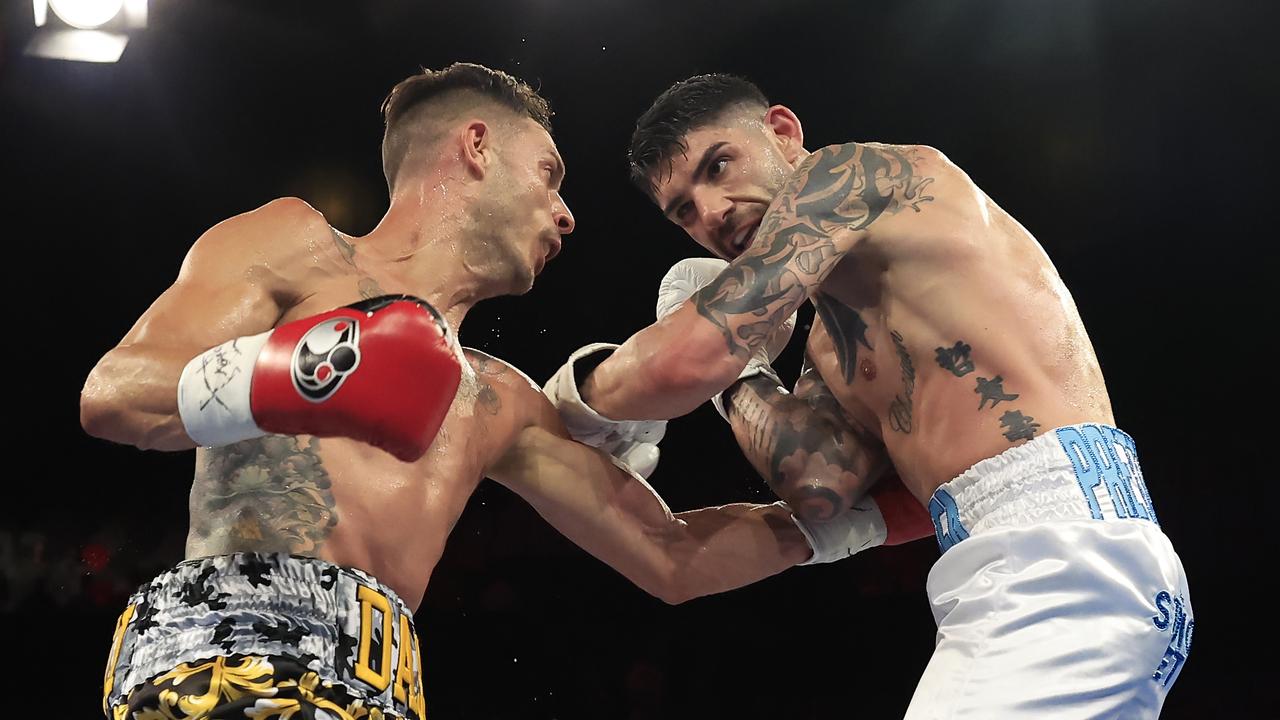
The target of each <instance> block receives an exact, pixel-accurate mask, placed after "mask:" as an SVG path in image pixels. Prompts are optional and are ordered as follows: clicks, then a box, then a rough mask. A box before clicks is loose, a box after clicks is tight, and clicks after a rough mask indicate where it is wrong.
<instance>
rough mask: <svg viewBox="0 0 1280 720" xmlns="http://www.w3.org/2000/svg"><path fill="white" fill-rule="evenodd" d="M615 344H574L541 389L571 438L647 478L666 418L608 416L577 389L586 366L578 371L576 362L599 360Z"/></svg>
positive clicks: (650, 471) (584, 374)
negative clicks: (602, 413) (622, 418)
mask: <svg viewBox="0 0 1280 720" xmlns="http://www.w3.org/2000/svg"><path fill="white" fill-rule="evenodd" d="M617 347H618V346H617V345H614V344H611V343H592V344H590V345H585V346H583V347H581V348H578V349H577V350H576V351H574V353H573V354H572V355H570V356H569V359H568V360H567V361H566V362H565V364H564V365H561V366H560V369H559V370H557V371H556V372H555V374H554V375H552V376H551V379H550V380H548V381H547V384H546V385H545V386H543V388H542V391H543V393H545V394H546V396H547V398H548V399H549V400H551V404H552V405H554V406H555V407H556V410H558V411H559V412H560V419H561V420H563V421H564V425H565V428H567V429H568V430H569V434H570V435H571V436H572V437H573V439H574V440H577V441H578V442H580V443H582V444H584V445H590V446H591V447H595V448H599V449H601V450H603V451H605V452H607V453H609V454H610V455H612V456H613V457H615V458H617V459H618V460H619V461H620V462H622V463H623V464H624V465H626V466H627V467H629V468H631V469H632V470H634V471H635V472H636V474H638V475H640V477H643V478H647V477H649V476H650V475H652V474H653V471H654V469H655V468H657V467H658V457H659V451H658V441H660V440H662V436H663V435H665V434H666V432H667V421H666V420H612V419H610V418H607V417H605V416H603V415H601V414H600V413H598V412H596V411H595V410H593V409H591V406H589V405H587V403H586V401H584V400H583V399H582V395H581V394H580V393H579V391H578V380H579V379H580V378H581V377H585V376H586V373H587V372H590V368H586V369H585V371H583V372H578V368H577V363H578V362H580V361H583V360H586V359H587V358H591V360H590V361H588V362H591V361H594V362H599V361H600V360H601V359H603V358H604V357H606V353H609V352H613V351H614V350H615V349H616V348H617ZM592 356H595V357H592ZM584 364H585V363H584Z"/></svg>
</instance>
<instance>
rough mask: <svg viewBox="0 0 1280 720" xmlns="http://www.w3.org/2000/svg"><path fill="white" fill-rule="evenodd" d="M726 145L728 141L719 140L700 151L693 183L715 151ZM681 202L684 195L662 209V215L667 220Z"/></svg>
mask: <svg viewBox="0 0 1280 720" xmlns="http://www.w3.org/2000/svg"><path fill="white" fill-rule="evenodd" d="M728 144H729V143H728V141H725V140H721V141H720V142H718V143H715V144H714V145H712V146H711V147H709V148H707V149H706V150H703V151H702V157H701V158H699V159H698V166H697V167H696V168H694V170H693V182H695V183H696V182H698V178H700V177H702V174H703V173H705V172H706V171H707V166H708V165H710V164H711V160H712V158H714V157H715V154H716V151H718V150H719V149H720V148H722V147H724V146H725V145H728ZM683 202H684V193H681V194H680V195H677V196H676V197H675V198H674V199H673V200H672V201H671V202H669V203H667V206H666V207H664V208H663V209H662V214H663V215H665V216H666V217H667V218H671V213H673V212H675V210H676V208H677V207H678V206H679V205H680V204H681V203H683Z"/></svg>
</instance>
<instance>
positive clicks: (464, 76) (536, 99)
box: [382, 62, 551, 187]
mask: <svg viewBox="0 0 1280 720" xmlns="http://www.w3.org/2000/svg"><path fill="white" fill-rule="evenodd" d="M468 94H470V95H471V96H472V97H474V98H476V99H484V100H489V101H492V102H494V103H497V104H498V105H500V106H502V107H505V108H508V109H509V110H511V111H512V112H513V113H515V114H516V115H518V116H525V117H529V118H532V119H533V120H534V121H536V122H537V123H538V124H539V125H541V126H542V128H543V129H544V130H546V131H547V132H548V133H550V132H551V105H550V103H548V102H547V101H546V99H545V98H543V97H542V96H541V95H539V94H538V93H537V91H536V90H534V89H533V88H531V87H529V85H528V84H527V83H525V82H524V81H522V80H520V79H519V78H516V77H514V76H512V75H509V74H507V73H505V72H503V71H501V70H494V69H492V68H487V67H485V66H484V65H477V64H475V63H463V62H456V63H454V64H452V65H450V66H449V67H447V68H445V69H443V70H430V69H427V68H422V72H420V73H418V74H416V75H411V76H409V77H407V78H405V79H404V80H401V81H400V82H399V83H397V84H396V86H395V87H393V88H391V92H390V93H388V94H387V98H386V100H383V102H382V116H383V119H384V121H385V130H384V132H383V137H382V171H383V173H384V174H385V175H386V176H387V185H388V186H389V187H392V186H394V184H395V178H396V175H397V174H398V173H399V171H400V165H401V163H402V162H403V161H404V154H405V152H404V151H405V150H406V149H407V144H406V143H405V142H395V140H396V139H398V138H400V137H401V136H403V135H404V133H400V132H398V131H399V130H401V126H402V125H403V124H404V123H403V122H402V121H403V120H404V118H405V116H406V115H408V114H409V111H411V110H413V109H415V108H419V107H421V106H422V105H424V104H429V103H431V102H433V101H437V100H440V99H442V98H444V97H445V96H449V97H450V98H454V97H463V96H466V95H468Z"/></svg>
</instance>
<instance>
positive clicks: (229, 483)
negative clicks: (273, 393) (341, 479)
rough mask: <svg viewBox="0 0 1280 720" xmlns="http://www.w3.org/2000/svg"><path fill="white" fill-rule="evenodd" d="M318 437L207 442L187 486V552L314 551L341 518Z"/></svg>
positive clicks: (290, 436)
mask: <svg viewBox="0 0 1280 720" xmlns="http://www.w3.org/2000/svg"><path fill="white" fill-rule="evenodd" d="M319 449H320V441H319V440H318V439H317V438H314V437H313V438H309V439H308V440H307V442H306V444H305V445H304V444H303V443H301V442H300V441H299V438H298V437H296V436H292V435H267V436H264V437H261V438H256V439H253V440H246V441H244V442H239V443H235V444H233V445H228V446H226V447H220V448H212V449H209V450H205V451H204V454H203V456H202V459H201V462H200V463H199V464H198V465H197V467H196V476H195V482H194V484H193V485H192V488H191V533H190V536H189V538H188V540H187V549H188V554H192V553H199V554H223V553H231V552H288V553H293V554H300V555H310V554H313V553H315V552H317V551H318V550H319V549H320V546H321V545H323V544H324V541H325V540H326V539H327V538H328V537H329V533H330V531H332V530H333V528H334V526H335V525H337V524H338V509H337V504H336V503H335V502H334V499H333V493H332V492H331V491H330V479H329V473H328V471H326V470H325V467H324V463H323V462H322V461H321V459H320V455H319Z"/></svg>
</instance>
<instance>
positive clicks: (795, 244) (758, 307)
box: [694, 143, 933, 357]
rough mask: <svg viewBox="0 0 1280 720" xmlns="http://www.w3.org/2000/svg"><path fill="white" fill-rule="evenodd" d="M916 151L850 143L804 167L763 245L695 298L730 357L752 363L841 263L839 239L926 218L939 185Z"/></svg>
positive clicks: (766, 227) (788, 186)
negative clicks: (899, 220)
mask: <svg viewBox="0 0 1280 720" xmlns="http://www.w3.org/2000/svg"><path fill="white" fill-rule="evenodd" d="M918 162H919V159H918V158H917V157H916V156H915V153H914V152H913V151H910V150H905V151H904V150H900V149H897V148H893V147H889V146H883V145H861V144H858V143H848V144H845V145H836V146H832V147H829V148H823V149H822V150H819V151H818V152H815V153H813V154H811V155H809V157H807V158H805V160H804V161H803V162H802V163H801V164H800V166H799V167H798V168H797V169H796V171H795V173H793V174H792V176H791V177H790V178H789V179H788V180H787V182H786V183H785V184H784V185H783V187H782V190H781V192H780V193H779V194H778V196H777V197H776V198H774V201H773V203H772V204H771V205H770V206H769V211H768V213H767V214H766V215H765V217H764V220H763V221H762V222H761V223H760V228H759V229H758V230H757V231H756V241H755V242H754V243H753V244H752V245H751V247H750V248H748V249H747V250H746V252H744V253H743V254H742V255H740V256H738V257H737V258H736V259H735V260H734V261H733V262H731V263H730V264H729V267H728V268H727V269H725V271H724V272H722V273H721V274H720V275H719V277H717V278H716V280H715V281H713V282H712V283H711V284H709V285H707V286H706V287H705V288H703V289H702V290H700V291H698V293H697V294H696V295H695V296H694V306H695V307H696V308H697V311H698V313H699V314H701V315H702V316H703V317H705V318H707V319H708V320H710V321H711V322H712V323H713V324H715V325H716V327H718V328H719V329H720V331H721V333H722V334H723V335H724V339H725V342H726V344H727V345H728V349H729V352H730V353H733V354H734V355H738V356H743V357H745V356H749V355H750V354H751V353H752V352H754V351H755V350H756V349H757V348H759V347H760V346H761V345H763V344H764V342H765V341H766V339H767V338H768V337H769V334H770V333H771V332H772V331H773V329H774V328H776V327H777V326H778V325H779V324H781V323H782V322H783V320H784V319H785V318H787V317H789V316H790V315H791V313H792V312H794V311H795V309H796V308H797V307H799V306H800V304H801V303H802V302H803V301H804V299H805V296H806V290H807V289H808V288H813V287H817V286H818V285H819V284H821V282H822V280H824V279H825V278H826V276H827V275H828V274H829V273H830V272H831V270H832V268H834V267H835V265H836V264H837V263H838V262H839V260H840V257H841V254H840V252H839V251H838V250H837V247H836V238H837V237H838V236H839V235H840V234H841V233H846V232H850V231H858V230H864V229H867V228H868V227H870V226H871V225H872V224H873V223H875V221H876V220H877V219H879V218H880V217H883V216H885V215H893V214H896V213H899V212H902V211H904V210H906V209H908V208H910V209H911V210H914V211H915V212H920V211H921V207H920V206H921V205H922V204H923V203H927V202H929V201H931V200H933V197H932V196H931V195H927V194H926V193H925V191H926V189H927V188H928V186H929V184H930V183H932V182H933V178H931V177H925V176H921V175H918V174H916V170H915V165H916V164H918Z"/></svg>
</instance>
